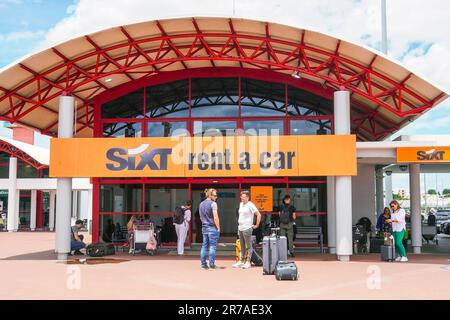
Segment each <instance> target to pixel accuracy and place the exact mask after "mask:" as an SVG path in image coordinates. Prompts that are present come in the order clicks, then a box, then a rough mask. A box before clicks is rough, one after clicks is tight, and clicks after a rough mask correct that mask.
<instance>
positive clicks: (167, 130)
mask: <svg viewBox="0 0 450 320" xmlns="http://www.w3.org/2000/svg"><path fill="white" fill-rule="evenodd" d="M147 128H148V129H147V136H149V137H173V136H185V135H187V131H186V122H149V123H148V127H147Z"/></svg>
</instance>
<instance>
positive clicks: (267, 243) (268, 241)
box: [263, 236, 278, 274]
mask: <svg viewBox="0 0 450 320" xmlns="http://www.w3.org/2000/svg"><path fill="white" fill-rule="evenodd" d="M277 243H278V239H277V237H276V236H270V237H267V236H266V237H264V238H263V274H273V273H274V272H275V268H276V266H277V262H278V245H277Z"/></svg>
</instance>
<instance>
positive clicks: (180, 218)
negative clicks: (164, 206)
mask: <svg viewBox="0 0 450 320" xmlns="http://www.w3.org/2000/svg"><path fill="white" fill-rule="evenodd" d="M185 211H186V209H184V208H182V207H176V208H175V216H174V217H173V222H174V223H176V224H182V223H184V212H185Z"/></svg>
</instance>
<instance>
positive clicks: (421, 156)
mask: <svg viewBox="0 0 450 320" xmlns="http://www.w3.org/2000/svg"><path fill="white" fill-rule="evenodd" d="M444 155H445V151H436V149H431V150H429V151H417V160H421V161H422V160H428V161H430V160H444Z"/></svg>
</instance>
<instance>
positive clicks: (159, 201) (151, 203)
mask: <svg viewBox="0 0 450 320" xmlns="http://www.w3.org/2000/svg"><path fill="white" fill-rule="evenodd" d="M187 200H188V188H187V186H170V185H169V186H163V185H159V186H153V185H146V186H145V212H175V208H176V207H177V206H180V205H183V204H184V203H185V202H186V201H187Z"/></svg>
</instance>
